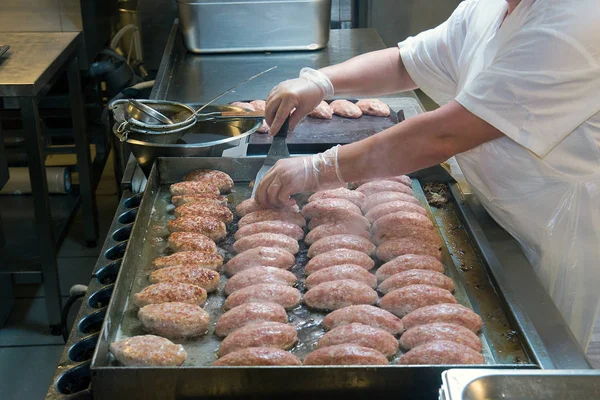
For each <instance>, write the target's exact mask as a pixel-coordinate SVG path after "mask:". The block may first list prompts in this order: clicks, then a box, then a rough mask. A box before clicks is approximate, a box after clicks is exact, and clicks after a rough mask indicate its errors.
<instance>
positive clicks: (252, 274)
mask: <svg viewBox="0 0 600 400" xmlns="http://www.w3.org/2000/svg"><path fill="white" fill-rule="evenodd" d="M296 280H297V279H296V275H294V274H292V273H291V272H290V271H286V270H285V269H281V268H275V267H253V268H248V269H245V270H243V271H241V272H239V273H237V274H235V275H234V276H232V277H231V278H229V280H227V283H226V284H225V289H224V293H225V295H226V296H229V295H230V294H231V293H233V292H235V291H236V290H240V289H243V288H246V287H248V286H252V285H257V284H259V283H280V284H282V285H288V286H294V284H295V283H296Z"/></svg>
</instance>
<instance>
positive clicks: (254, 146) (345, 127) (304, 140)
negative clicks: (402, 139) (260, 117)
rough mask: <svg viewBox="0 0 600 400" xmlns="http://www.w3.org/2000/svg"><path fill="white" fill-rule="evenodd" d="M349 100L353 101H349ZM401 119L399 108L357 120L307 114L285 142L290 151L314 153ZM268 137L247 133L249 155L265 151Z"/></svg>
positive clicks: (390, 124) (388, 125)
mask: <svg viewBox="0 0 600 400" xmlns="http://www.w3.org/2000/svg"><path fill="white" fill-rule="evenodd" d="M351 101H352V100H351ZM403 120H404V112H403V111H402V110H400V111H398V112H397V113H396V112H394V111H393V110H392V112H391V113H390V116H389V117H385V118H384V117H372V116H369V115H363V116H362V117H360V118H357V119H351V118H342V117H338V116H337V115H334V116H333V118H332V119H330V120H329V119H317V118H311V117H306V118H305V119H304V120H303V121H302V122H301V123H300V124H298V126H297V127H296V129H294V131H292V132H290V133H288V137H287V145H288V149H289V151H290V153H296V154H298V153H314V152H321V151H325V150H327V149H329V148H330V147H332V146H335V145H336V144H347V143H352V142H356V141H359V140H362V139H365V138H368V137H369V136H372V135H374V134H376V133H378V132H381V131H383V130H385V129H387V128H390V127H392V126H394V125H396V124H397V123H398V122H401V121H403ZM271 140H272V139H271V137H270V136H268V135H267V134H264V133H254V134H253V135H252V136H250V142H249V145H248V154H266V153H267V152H268V151H269V146H270V145H271Z"/></svg>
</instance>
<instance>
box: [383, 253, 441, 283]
mask: <svg viewBox="0 0 600 400" xmlns="http://www.w3.org/2000/svg"><path fill="white" fill-rule="evenodd" d="M412 269H419V270H430V271H436V272H439V273H441V274H443V273H444V265H443V264H442V263H441V262H440V261H439V260H438V259H437V258H435V257H432V256H427V255H418V254H405V255H403V256H399V257H396V258H394V259H393V260H391V261H388V262H386V263H385V264H383V265H382V266H381V267H379V268H378V269H377V272H375V276H377V280H378V281H379V282H382V281H384V280H386V279H387V278H389V277H390V276H392V275H395V274H397V273H399V272H403V271H408V270H412Z"/></svg>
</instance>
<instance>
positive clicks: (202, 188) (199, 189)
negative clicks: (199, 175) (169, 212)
mask: <svg viewBox="0 0 600 400" xmlns="http://www.w3.org/2000/svg"><path fill="white" fill-rule="evenodd" d="M169 191H170V192H171V196H183V195H188V194H195V195H200V194H202V193H208V194H211V195H215V196H218V195H220V194H221V191H220V190H219V188H218V187H217V186H215V185H213V184H210V183H206V182H194V181H187V182H177V183H174V184H172V185H171V186H170V187H169Z"/></svg>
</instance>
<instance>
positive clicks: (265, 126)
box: [256, 119, 271, 133]
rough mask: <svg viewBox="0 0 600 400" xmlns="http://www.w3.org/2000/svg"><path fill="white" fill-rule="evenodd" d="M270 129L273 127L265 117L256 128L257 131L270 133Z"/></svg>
mask: <svg viewBox="0 0 600 400" xmlns="http://www.w3.org/2000/svg"><path fill="white" fill-rule="evenodd" d="M269 129H271V127H270V126H269V124H267V121H266V120H264V119H263V120H262V122H261V124H260V126H259V127H258V129H257V130H256V133H269Z"/></svg>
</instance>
